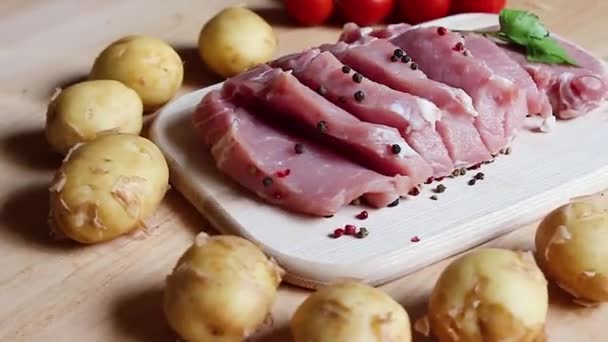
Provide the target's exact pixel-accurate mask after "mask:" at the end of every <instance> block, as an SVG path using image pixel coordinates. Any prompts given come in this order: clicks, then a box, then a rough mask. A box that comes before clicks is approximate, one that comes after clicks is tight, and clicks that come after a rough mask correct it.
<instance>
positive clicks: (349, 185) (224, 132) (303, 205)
mask: <svg viewBox="0 0 608 342" xmlns="http://www.w3.org/2000/svg"><path fill="white" fill-rule="evenodd" d="M193 123H194V126H195V127H196V129H197V130H198V132H199V134H200V136H201V137H202V139H203V141H204V142H205V144H207V145H209V146H210V147H211V154H212V155H213V157H214V159H215V161H216V163H217V167H218V169H219V170H221V171H222V172H223V173H225V174H227V175H228V176H230V177H231V178H232V179H233V180H234V181H236V182H238V183H239V184H241V185H242V186H243V187H245V188H247V189H249V190H251V191H252V192H254V193H255V194H257V195H258V196H259V197H261V198H262V199H264V200H266V201H267V202H269V203H272V204H274V205H277V206H281V207H284V208H286V209H290V210H292V211H295V212H300V213H305V214H311V215H317V216H326V215H333V214H334V213H335V212H336V211H337V210H338V209H339V208H341V207H342V206H344V205H347V204H349V203H350V202H351V201H352V200H354V199H356V198H359V197H360V196H363V197H364V199H366V200H367V201H368V202H369V203H371V204H372V205H374V206H377V207H383V206H386V205H388V204H389V203H391V202H393V201H395V199H397V198H398V196H399V195H400V194H403V193H404V192H405V191H407V189H409V187H410V182H409V179H408V178H407V177H405V176H396V177H387V176H383V175H380V174H378V173H376V172H373V171H371V170H368V169H365V168H363V167H361V166H359V165H356V164H354V163H352V162H351V161H349V160H347V159H345V158H343V157H341V156H339V155H337V154H335V153H333V152H331V151H329V150H327V149H325V148H323V147H321V146H319V145H317V144H316V143H313V142H312V141H310V140H306V139H304V138H302V137H299V136H295V135H292V134H290V133H287V132H286V131H284V130H281V129H279V128H277V127H275V126H273V125H271V124H270V123H268V122H265V121H263V120H262V119H260V118H259V117H258V116H257V115H254V114H253V113H252V112H251V111H249V110H247V109H245V108H243V107H240V106H238V105H237V104H236V103H235V102H233V101H230V100H226V99H223V98H222V97H221V95H220V92H219V91H213V92H211V93H209V94H208V95H207V96H205V98H204V99H203V100H202V101H201V103H200V104H199V106H198V108H197V110H196V111H195V113H194V114H193ZM296 144H303V146H304V147H303V153H301V154H298V153H296V152H295V148H294V146H295V145H296ZM287 170H289V171H287ZM279 175H280V176H279Z"/></svg>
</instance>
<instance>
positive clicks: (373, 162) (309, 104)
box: [223, 65, 432, 182]
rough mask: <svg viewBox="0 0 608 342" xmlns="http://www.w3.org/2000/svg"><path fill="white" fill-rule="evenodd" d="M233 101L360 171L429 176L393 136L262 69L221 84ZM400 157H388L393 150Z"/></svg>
mask: <svg viewBox="0 0 608 342" xmlns="http://www.w3.org/2000/svg"><path fill="white" fill-rule="evenodd" d="M223 93H224V95H225V96H228V97H231V96H233V95H237V96H239V98H241V99H243V100H245V101H249V102H252V103H254V104H256V105H261V106H263V107H264V108H265V109H266V110H265V113H266V114H267V115H268V116H272V118H273V119H279V120H282V121H289V122H291V123H292V125H294V126H297V127H299V128H302V129H303V130H305V131H307V133H309V134H312V136H313V137H315V138H316V139H324V140H326V141H327V142H328V143H330V144H331V145H332V146H333V145H335V146H341V147H342V150H343V151H344V152H346V153H348V154H349V155H351V156H352V157H353V158H355V159H356V160H357V161H359V162H361V163H362V164H364V165H365V166H368V167H369V168H371V169H373V170H375V171H378V172H380V173H382V174H385V175H388V176H394V175H397V174H400V175H407V176H410V177H411V178H412V180H413V181H414V182H419V181H423V180H425V179H427V178H428V177H430V176H431V175H432V169H431V167H430V166H429V165H428V164H427V163H426V162H425V161H424V159H422V158H421V157H420V155H419V154H418V153H416V152H415V151H414V150H413V149H412V148H410V147H409V145H408V143H407V142H406V141H405V140H404V139H403V138H402V137H401V135H400V134H399V132H398V131H397V130H396V129H394V128H392V127H387V126H384V125H378V124H373V123H368V122H363V121H361V120H359V119H358V118H356V117H355V116H353V115H351V114H350V113H348V112H346V111H344V110H343V109H341V108H340V107H338V106H336V105H334V104H333V103H331V102H329V101H327V100H326V99H325V98H324V97H323V96H321V95H319V94H317V93H315V92H314V91H313V90H311V89H310V88H308V87H306V86H305V85H303V84H302V83H300V81H298V79H297V78H295V77H294V76H293V75H292V74H291V73H288V72H285V71H282V70H281V69H273V68H271V67H269V66H267V65H263V66H260V67H257V68H254V69H252V70H250V71H249V72H246V73H243V74H241V75H239V76H236V77H233V78H231V79H229V80H227V81H226V82H225V83H224V88H223ZM393 146H399V147H398V148H399V149H400V151H399V152H398V153H394V151H393V149H396V148H397V147H393Z"/></svg>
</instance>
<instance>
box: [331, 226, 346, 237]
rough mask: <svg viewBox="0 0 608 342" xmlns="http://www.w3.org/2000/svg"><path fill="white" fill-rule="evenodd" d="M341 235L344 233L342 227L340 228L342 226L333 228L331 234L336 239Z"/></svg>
mask: <svg viewBox="0 0 608 342" xmlns="http://www.w3.org/2000/svg"><path fill="white" fill-rule="evenodd" d="M342 235H344V229H342V228H338V229H336V230H334V233H333V234H332V236H333V237H334V238H336V239H337V238H339V237H340V236H342Z"/></svg>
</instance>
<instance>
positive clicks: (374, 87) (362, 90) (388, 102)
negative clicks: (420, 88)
mask: <svg viewBox="0 0 608 342" xmlns="http://www.w3.org/2000/svg"><path fill="white" fill-rule="evenodd" d="M272 65H273V66H276V67H280V68H282V69H285V70H292V71H293V74H294V75H295V76H296V77H297V78H298V79H299V80H300V81H301V82H302V83H304V84H306V85H307V86H309V87H310V88H312V89H317V90H319V91H320V93H322V94H323V95H324V96H325V97H326V98H327V99H329V100H330V101H332V102H334V103H336V104H337V105H339V106H341V107H342V108H344V109H346V110H347V111H349V112H350V113H352V114H353V115H355V116H357V117H359V118H360V119H361V120H364V121H367V122H374V123H378V124H383V125H387V126H391V127H395V128H397V129H399V131H400V132H401V134H402V135H403V136H404V137H405V139H406V140H407V142H408V143H409V145H410V146H411V147H412V148H413V149H414V150H415V151H416V152H418V153H419V154H420V155H421V156H422V157H423V158H424V159H425V160H426V161H427V162H428V163H429V164H430V165H431V166H432V168H433V174H434V176H437V177H440V176H445V175H447V174H450V173H451V172H452V170H453V169H454V164H453V163H452V160H451V159H450V156H449V154H448V151H447V149H446V147H445V145H444V143H443V141H442V139H441V136H440V135H439V133H437V131H436V130H435V123H436V122H437V121H439V120H440V119H441V111H440V110H439V108H437V106H435V105H434V104H433V103H432V102H430V101H428V100H425V99H423V98H420V97H417V96H413V95H410V94H406V93H402V92H399V91H396V90H393V89H391V88H389V87H387V86H385V85H382V84H378V83H376V82H373V81H371V80H369V79H367V78H365V77H363V76H361V78H360V82H357V81H355V78H357V76H355V75H354V73H355V72H354V71H352V70H349V68H344V65H343V64H342V63H340V61H339V60H338V59H336V57H334V56H333V55H332V54H331V53H330V52H327V51H326V52H320V51H319V50H318V49H312V50H309V51H307V52H305V53H303V54H300V55H292V56H287V57H285V58H281V59H278V60H276V61H275V62H273V64H272Z"/></svg>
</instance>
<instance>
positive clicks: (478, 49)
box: [465, 34, 553, 129]
mask: <svg viewBox="0 0 608 342" xmlns="http://www.w3.org/2000/svg"><path fill="white" fill-rule="evenodd" d="M465 47H466V49H467V50H468V51H469V52H471V54H472V55H473V56H475V58H477V59H480V60H482V61H483V62H484V63H485V64H486V65H487V66H488V67H489V68H490V69H492V71H494V72H495V73H496V74H498V75H499V76H502V77H504V78H506V79H508V80H511V81H512V82H513V83H515V85H516V86H517V87H518V88H519V89H522V90H523V91H524V92H525V94H526V102H527V105H528V114H540V115H541V116H542V117H544V118H548V117H550V116H552V115H553V110H552V108H551V103H550V102H549V98H548V97H547V94H546V93H545V92H544V91H539V89H538V87H537V86H536V83H534V80H533V79H532V77H530V75H529V74H528V73H527V72H526V70H524V69H523V68H522V67H521V65H519V64H518V63H517V62H515V61H514V60H513V59H511V58H510V57H509V55H508V54H506V53H504V52H503V51H500V52H499V51H498V50H497V46H496V44H495V43H494V42H492V41H490V40H489V39H487V38H485V37H483V36H480V35H477V34H468V35H467V36H466V37H465ZM499 50H500V49H499ZM514 119H516V120H518V121H517V122H514V123H512V126H515V129H517V128H518V127H521V125H522V124H523V120H524V118H523V117H522V116H516V117H514Z"/></svg>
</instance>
